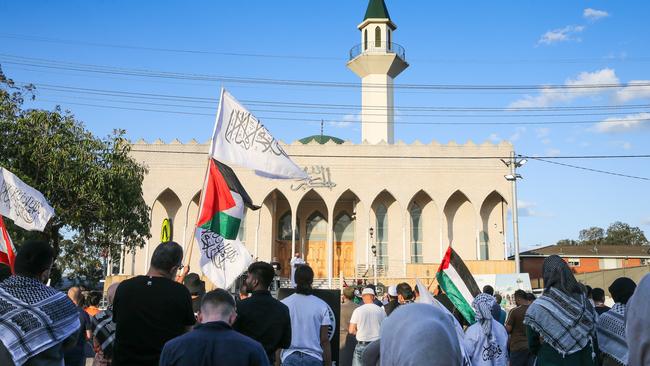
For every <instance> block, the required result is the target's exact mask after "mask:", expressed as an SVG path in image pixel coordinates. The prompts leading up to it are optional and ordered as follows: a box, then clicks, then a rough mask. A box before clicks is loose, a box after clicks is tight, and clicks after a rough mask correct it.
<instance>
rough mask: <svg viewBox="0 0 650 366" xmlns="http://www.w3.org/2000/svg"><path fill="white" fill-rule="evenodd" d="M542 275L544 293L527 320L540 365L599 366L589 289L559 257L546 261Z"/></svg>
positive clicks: (532, 307)
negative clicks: (586, 288) (587, 289)
mask: <svg viewBox="0 0 650 366" xmlns="http://www.w3.org/2000/svg"><path fill="white" fill-rule="evenodd" d="M542 272H543V277H544V286H545V289H544V293H543V294H542V296H541V297H539V298H538V299H537V300H535V302H533V303H532V304H531V305H530V306H529V307H528V310H527V311H526V315H525V317H524V324H525V325H526V326H527V329H526V331H527V332H526V333H527V334H528V348H529V349H530V351H531V353H533V354H534V355H536V356H537V363H536V365H540V366H544V365H567V366H591V365H595V364H596V354H597V351H598V349H597V344H596V319H597V315H596V311H595V310H594V307H593V306H592V305H591V303H590V302H589V300H588V299H587V297H586V295H585V288H584V287H583V286H582V285H581V284H580V283H578V281H576V278H575V277H574V276H573V273H572V272H571V269H570V268H569V266H568V265H567V264H566V262H564V260H562V258H560V257H559V256H557V255H552V256H550V257H548V258H546V259H545V260H544V264H543V266H542Z"/></svg>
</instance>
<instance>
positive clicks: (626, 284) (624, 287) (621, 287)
mask: <svg viewBox="0 0 650 366" xmlns="http://www.w3.org/2000/svg"><path fill="white" fill-rule="evenodd" d="M635 289H636V284H635V283H634V281H632V279H630V278H627V277H619V278H617V279H616V280H615V281H614V282H612V285H611V286H609V293H610V294H611V295H612V298H613V299H614V302H616V303H621V304H627V300H629V299H630V297H632V294H634V290H635Z"/></svg>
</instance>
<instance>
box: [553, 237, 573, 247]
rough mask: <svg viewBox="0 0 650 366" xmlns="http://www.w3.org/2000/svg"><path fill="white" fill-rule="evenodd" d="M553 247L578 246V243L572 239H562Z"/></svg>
mask: <svg viewBox="0 0 650 366" xmlns="http://www.w3.org/2000/svg"><path fill="white" fill-rule="evenodd" d="M555 245H559V246H569V245H578V242H577V241H575V240H572V239H562V240H560V241H558V242H557V244H555Z"/></svg>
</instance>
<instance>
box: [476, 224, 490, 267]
mask: <svg viewBox="0 0 650 366" xmlns="http://www.w3.org/2000/svg"><path fill="white" fill-rule="evenodd" d="M478 238H479V248H480V250H481V252H480V253H479V254H480V256H479V259H480V260H488V259H490V250H489V244H490V237H489V236H488V233H487V231H483V230H481V232H480V233H479V234H478Z"/></svg>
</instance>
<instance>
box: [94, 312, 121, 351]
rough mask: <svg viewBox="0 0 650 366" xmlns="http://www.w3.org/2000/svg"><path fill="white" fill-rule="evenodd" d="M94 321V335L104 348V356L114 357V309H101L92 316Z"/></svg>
mask: <svg viewBox="0 0 650 366" xmlns="http://www.w3.org/2000/svg"><path fill="white" fill-rule="evenodd" d="M90 321H91V323H92V330H93V336H94V337H95V339H96V340H97V342H98V343H99V346H100V347H101V348H102V353H103V354H104V357H106V358H108V359H110V358H112V357H113V343H114V341H115V323H114V322H113V311H112V310H111V308H110V307H109V308H108V309H106V310H103V311H100V312H99V313H97V314H96V315H95V316H93V317H92V318H90Z"/></svg>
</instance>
